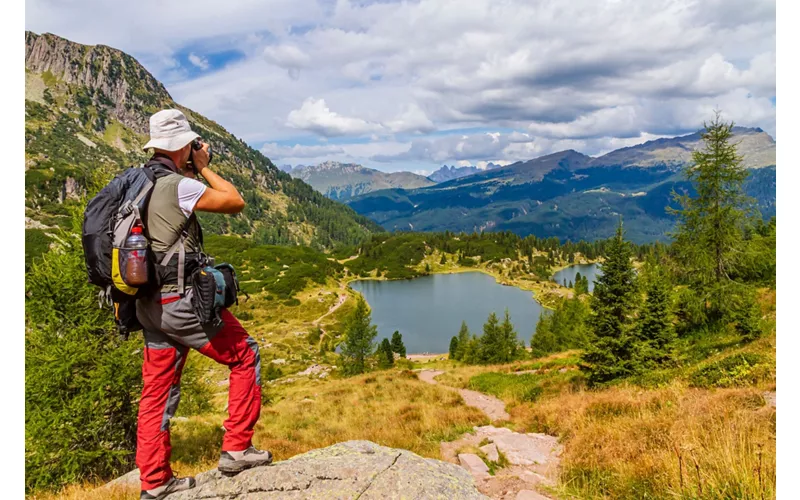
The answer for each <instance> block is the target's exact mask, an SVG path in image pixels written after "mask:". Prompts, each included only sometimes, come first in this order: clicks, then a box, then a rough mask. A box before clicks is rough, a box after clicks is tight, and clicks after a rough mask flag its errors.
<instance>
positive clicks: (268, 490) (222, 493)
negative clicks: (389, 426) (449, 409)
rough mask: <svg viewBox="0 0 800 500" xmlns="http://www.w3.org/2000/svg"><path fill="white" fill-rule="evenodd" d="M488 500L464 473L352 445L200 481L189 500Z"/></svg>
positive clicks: (182, 497) (185, 498)
mask: <svg viewBox="0 0 800 500" xmlns="http://www.w3.org/2000/svg"><path fill="white" fill-rule="evenodd" d="M201 498H207V499H220V500H222V499H225V500H232V499H245V498H246V499H256V500H258V499H267V498H269V499H282V500H288V499H356V498H358V499H364V500H366V499H400V498H414V499H417V498H420V499H434V498H435V499H443V500H444V499H451V498H464V499H486V498H487V497H486V496H484V495H483V494H481V493H480V492H479V491H478V490H477V488H476V487H475V483H474V480H473V478H472V476H471V475H470V474H469V473H468V472H467V471H466V470H464V469H463V468H461V467H458V466H457V465H454V464H449V463H447V462H442V461H440V460H433V459H426V458H422V457H420V456H419V455H416V454H414V453H411V452H410V451H407V450H400V449H394V448H387V447H385V446H380V445H377V444H375V443H372V442H370V441H347V442H344V443H338V444H335V445H333V446H329V447H327V448H321V449H318V450H313V451H310V452H308V453H304V454H302V455H298V456H296V457H293V458H290V459H289V460H285V461H283V462H278V463H276V464H274V465H271V466H268V467H257V468H254V469H250V470H246V471H244V472H242V473H240V474H238V475H236V476H233V477H224V476H222V474H221V473H220V472H218V471H216V470H214V471H210V472H207V473H204V474H200V475H198V476H197V487H196V488H194V489H192V490H189V491H185V492H181V493H176V494H173V495H170V497H169V499H170V500H189V499H201Z"/></svg>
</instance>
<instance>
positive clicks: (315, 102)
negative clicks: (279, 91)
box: [286, 97, 381, 137]
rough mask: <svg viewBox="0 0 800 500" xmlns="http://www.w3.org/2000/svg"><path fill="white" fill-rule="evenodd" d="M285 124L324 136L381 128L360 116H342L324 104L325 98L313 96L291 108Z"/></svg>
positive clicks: (367, 131) (356, 133)
mask: <svg viewBox="0 0 800 500" xmlns="http://www.w3.org/2000/svg"><path fill="white" fill-rule="evenodd" d="M286 124H287V125H288V126H290V127H292V128H298V129H302V130H308V131H310V132H315V133H318V134H320V135H324V136H326V137H334V136H339V135H362V134H368V133H370V132H373V131H375V130H380V129H381V126H380V125H378V124H376V123H369V122H367V121H365V120H362V119H360V118H352V117H349V116H343V115H340V114H339V113H336V112H334V111H331V110H330V108H328V105H327V104H325V99H314V98H313V97H309V98H308V99H306V100H305V101H303V105H302V106H300V109H295V110H292V111H291V112H290V113H289V116H288V117H287V118H286Z"/></svg>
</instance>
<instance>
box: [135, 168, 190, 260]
mask: <svg viewBox="0 0 800 500" xmlns="http://www.w3.org/2000/svg"><path fill="white" fill-rule="evenodd" d="M183 178H184V177H183V176H182V175H180V174H170V175H167V176H164V177H161V178H160V179H158V180H157V181H156V185H155V187H154V188H153V193H152V195H151V196H150V204H149V205H148V206H147V233H148V236H149V238H150V245H151V247H150V248H152V250H153V251H155V252H157V253H160V254H165V253H166V252H167V251H169V249H170V247H171V246H172V245H173V244H174V243H175V241H176V240H177V239H178V236H180V232H181V229H183V227H184V226H185V225H186V224H187V222H189V221H190V220H189V219H187V218H186V216H185V215H184V214H183V211H181V207H180V205H178V183H180V181H181V179H183ZM186 232H187V233H188V237H187V238H186V240H185V241H184V246H185V248H186V252H187V253H194V252H199V251H200V223H199V222H197V219H196V218H194V219H191V223H190V224H189V227H187V228H186Z"/></svg>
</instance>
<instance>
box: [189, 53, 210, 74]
mask: <svg viewBox="0 0 800 500" xmlns="http://www.w3.org/2000/svg"><path fill="white" fill-rule="evenodd" d="M189 62H190V63H192V64H193V65H195V66H197V67H198V68H200V69H202V70H207V69H208V59H206V58H205V57H202V56H198V55H197V54H195V53H194V52H192V53H191V54H189Z"/></svg>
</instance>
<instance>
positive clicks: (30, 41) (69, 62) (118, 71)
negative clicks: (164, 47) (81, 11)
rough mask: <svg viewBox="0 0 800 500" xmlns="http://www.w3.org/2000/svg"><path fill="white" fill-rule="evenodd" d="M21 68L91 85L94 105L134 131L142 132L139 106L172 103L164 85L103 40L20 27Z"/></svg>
mask: <svg viewBox="0 0 800 500" xmlns="http://www.w3.org/2000/svg"><path fill="white" fill-rule="evenodd" d="M25 68H26V69H27V70H30V71H32V72H35V73H49V74H50V75H52V76H53V77H55V78H57V79H58V80H60V81H62V82H65V83H68V84H73V85H79V86H83V87H85V88H87V89H91V90H92V93H91V94H90V95H89V96H88V97H89V98H90V99H92V101H93V104H94V105H96V106H103V107H105V108H108V109H109V110H110V112H111V114H113V115H114V116H115V117H116V118H117V119H118V120H120V121H121V122H122V123H124V124H125V125H126V126H128V127H130V128H131V129H133V130H135V131H136V132H138V133H140V134H144V133H147V126H148V122H147V120H142V117H143V116H145V115H146V114H147V113H146V112H145V110H148V109H149V108H152V107H158V106H160V105H161V104H164V103H169V102H172V97H170V95H169V93H168V92H167V90H166V89H165V88H164V86H163V85H162V84H161V83H159V82H158V80H156V79H155V78H154V77H153V75H151V74H150V73H149V72H148V71H147V70H146V69H144V67H143V66H142V65H141V64H139V63H138V62H137V61H136V59H134V58H133V57H131V56H129V55H128V54H126V53H124V52H122V51H120V50H117V49H113V48H111V47H107V46H105V45H82V44H79V43H75V42H71V41H69V40H67V39H65V38H61V37H59V36H56V35H53V34H50V33H45V34H43V35H38V34H36V33H32V32H30V31H26V32H25Z"/></svg>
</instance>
